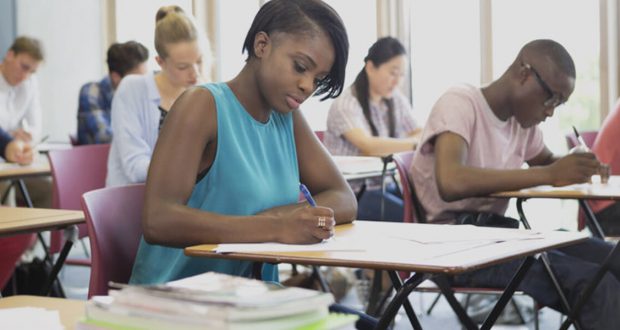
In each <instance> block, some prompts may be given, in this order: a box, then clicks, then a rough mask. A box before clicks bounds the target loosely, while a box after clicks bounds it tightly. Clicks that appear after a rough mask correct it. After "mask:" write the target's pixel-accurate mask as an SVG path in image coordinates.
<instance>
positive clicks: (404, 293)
mask: <svg viewBox="0 0 620 330" xmlns="http://www.w3.org/2000/svg"><path fill="white" fill-rule="evenodd" d="M429 277H431V275H429V274H423V273H416V274H415V275H413V276H411V277H410V278H409V279H408V280H407V281H406V282H405V283H404V284H403V286H402V287H401V288H400V289H397V291H396V295H395V296H394V299H392V301H391V302H390V304H389V305H388V306H387V308H386V310H385V312H384V313H383V315H381V318H380V319H379V323H378V324H377V327H376V328H375V329H378V330H382V329H387V327H388V326H389V325H390V322H392V320H394V317H395V316H396V313H398V309H399V308H400V306H401V305H403V303H405V301H406V300H407V298H408V297H409V294H410V293H411V291H413V289H415V288H416V287H417V286H418V285H420V283H422V282H423V281H424V280H426V279H428V278H429ZM407 316H409V317H410V321H411V325H412V326H413V328H414V329H422V326H421V325H420V322H419V321H418V318H417V317H416V316H415V314H414V315H409V313H407ZM411 317H413V318H412V319H411Z"/></svg>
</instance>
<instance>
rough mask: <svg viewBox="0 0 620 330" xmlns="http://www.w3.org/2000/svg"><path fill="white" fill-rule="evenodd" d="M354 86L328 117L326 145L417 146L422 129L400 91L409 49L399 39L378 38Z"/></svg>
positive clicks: (376, 149)
mask: <svg viewBox="0 0 620 330" xmlns="http://www.w3.org/2000/svg"><path fill="white" fill-rule="evenodd" d="M364 62H365V65H364V67H363V68H362V70H361V71H360V73H359V74H358V75H357V78H355V82H354V83H353V85H352V86H351V87H350V88H349V89H347V90H346V91H344V92H343V93H342V95H341V96H340V97H339V98H338V99H336V101H334V103H333V104H332V106H331V108H330V109H329V114H328V116H327V132H326V134H325V145H326V146H327V149H328V150H329V151H330V152H331V153H332V154H333V155H348V156H386V155H389V154H392V153H395V152H401V151H407V150H413V149H414V148H415V146H416V142H417V136H418V134H419V133H420V132H421V128H419V127H418V125H417V124H416V122H415V120H414V119H413V114H412V111H411V106H410V104H409V101H408V100H407V98H406V97H405V96H404V95H403V94H402V93H401V92H400V91H399V90H398V87H399V84H400V81H401V79H402V77H403V75H404V73H405V71H406V69H407V52H406V51H405V48H404V47H403V45H402V44H401V43H400V42H399V41H398V40H397V39H395V38H392V37H384V38H381V39H379V40H377V42H375V43H374V44H373V45H372V46H371V47H370V49H369V50H368V55H366V57H365V58H364Z"/></svg>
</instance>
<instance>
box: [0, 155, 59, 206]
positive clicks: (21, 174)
mask: <svg viewBox="0 0 620 330" xmlns="http://www.w3.org/2000/svg"><path fill="white" fill-rule="evenodd" d="M51 174H52V171H51V168H50V164H49V161H48V160H47V157H46V156H45V157H44V156H40V157H37V158H35V161H34V162H33V163H32V164H30V165H26V166H22V165H18V164H14V163H0V180H11V181H13V184H17V186H18V188H19V190H20V192H21V194H22V196H24V199H25V200H26V204H27V205H28V207H32V200H31V199H30V194H28V189H26V185H25V184H24V181H23V179H25V178H29V177H36V176H48V175H51ZM2 201H3V202H4V196H2Z"/></svg>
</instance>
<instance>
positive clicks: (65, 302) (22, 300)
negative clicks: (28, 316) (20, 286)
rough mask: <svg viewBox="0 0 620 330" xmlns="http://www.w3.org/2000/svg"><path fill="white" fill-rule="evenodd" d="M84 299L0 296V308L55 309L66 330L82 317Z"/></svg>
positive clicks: (71, 327) (73, 326)
mask: <svg viewBox="0 0 620 330" xmlns="http://www.w3.org/2000/svg"><path fill="white" fill-rule="evenodd" d="M85 303H86V302H85V301H82V300H72V299H62V298H50V297H37V296H10V297H4V298H0V309H4V308H17V307H41V308H45V309H49V310H56V311H58V312H59V314H60V322H61V323H62V325H63V326H64V327H65V329H67V330H71V329H75V324H76V323H77V321H79V320H80V319H82V318H83V317H84V308H85V307H84V305H85Z"/></svg>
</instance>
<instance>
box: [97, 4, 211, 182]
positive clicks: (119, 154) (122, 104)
mask: <svg viewBox="0 0 620 330" xmlns="http://www.w3.org/2000/svg"><path fill="white" fill-rule="evenodd" d="M177 8H178V7H175V6H172V7H163V8H162V9H160V10H159V11H158V13H157V16H156V17H157V24H156V26H155V49H156V50H157V57H156V60H157V64H159V66H160V67H161V71H159V72H157V73H148V74H146V75H130V76H128V77H125V78H124V79H123V80H122V81H121V84H120V85H119V87H118V90H117V91H116V93H115V95H114V99H113V100H112V131H113V132H114V138H113V139H112V144H111V146H110V156H109V158H108V174H107V178H106V186H108V187H110V186H120V185H125V184H130V183H138V182H144V181H145V180H146V174H147V171H148V168H149V163H150V161H151V156H152V154H153V149H154V148H155V142H157V138H158V136H159V131H160V129H161V127H162V125H163V123H164V119H165V118H166V115H167V114H168V110H170V107H172V104H173V103H174V101H175V100H176V99H177V97H179V95H181V93H183V92H184V91H185V90H186V89H187V88H189V87H191V86H193V85H195V84H196V83H197V82H200V81H201V80H202V77H201V73H202V61H203V49H201V47H200V43H199V34H198V31H197V29H196V27H195V26H194V24H193V23H192V20H191V19H190V18H189V17H188V16H186V15H185V14H183V12H182V11H181V10H180V9H178V10H177Z"/></svg>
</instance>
